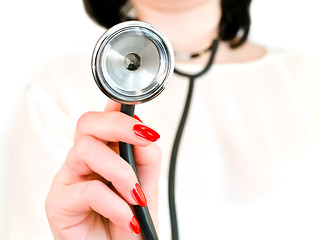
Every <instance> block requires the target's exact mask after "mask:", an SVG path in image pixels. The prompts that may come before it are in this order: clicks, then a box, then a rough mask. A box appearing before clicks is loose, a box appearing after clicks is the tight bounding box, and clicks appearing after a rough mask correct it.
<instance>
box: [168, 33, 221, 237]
mask: <svg viewBox="0 0 320 240" xmlns="http://www.w3.org/2000/svg"><path fill="white" fill-rule="evenodd" d="M218 45H219V39H215V40H214V41H213V43H212V48H211V55H210V58H209V60H208V62H207V65H206V66H205V67H204V69H202V70H201V71H200V72H198V73H196V74H188V73H184V72H182V71H180V70H178V69H174V72H175V73H176V74H178V75H180V76H183V77H187V78H189V80H190V81H189V89H188V94H187V98H186V102H185V106H184V110H183V113H182V116H181V120H180V123H179V127H178V130H177V133H176V137H175V139H174V143H173V147H172V152H171V159H170V167H169V181H168V199H169V210H170V221H171V239H172V240H178V239H179V229H178V219H177V210H176V202H175V174H176V164H177V157H178V150H179V145H180V140H181V137H182V133H183V129H184V126H185V124H186V121H187V117H188V113H189V108H190V104H191V99H192V93H193V88H194V81H195V80H196V78H199V77H201V76H202V75H204V74H205V73H207V72H208V71H209V70H210V69H211V67H212V65H213V62H214V57H215V55H216V52H217V49H218Z"/></svg>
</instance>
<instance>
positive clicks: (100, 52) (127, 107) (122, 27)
mask: <svg viewBox="0 0 320 240" xmlns="http://www.w3.org/2000/svg"><path fill="white" fill-rule="evenodd" d="M173 68H174V53H173V49H172V47H171V45H170V42H169V40H168V39H167V38H166V37H165V36H164V35H163V34H162V33H161V32H160V31H159V30H158V29H157V28H155V27H154V26H152V25H151V24H148V23H145V22H140V21H128V22H123V23H120V24H118V25H115V26H114V27H112V28H110V29H109V30H108V31H107V32H106V33H105V34H104V35H103V36H102V37H101V38H100V39H99V41H98V42H97V44H96V47H95V49H94V52H93V56H92V72H93V76H94V79H95V81H96V83H97V85H98V87H99V88H100V90H101V91H102V92H103V93H104V94H105V95H107V96H108V97H109V98H111V99H112V100H115V101H117V102H120V103H121V112H123V113H125V114H127V115H129V116H133V114H134V108H135V104H137V103H143V102H146V101H149V100H151V99H153V98H155V97H156V96H157V95H159V94H160V93H161V92H162V91H163V89H164V88H165V86H166V85H167V83H168V81H169V78H170V76H171V75H172V73H173ZM119 150H120V156H121V157H122V158H123V159H124V160H125V161H127V162H128V163H129V164H130V165H131V166H132V168H133V169H134V171H135V172H136V166H135V161H134V153H133V146H132V145H130V144H127V143H122V142H120V143H119ZM136 174H137V172H136ZM137 178H138V180H139V177H138V175H137ZM133 209H134V212H135V215H136V217H137V219H138V221H139V223H140V226H141V232H142V235H143V237H144V239H148V240H156V239H158V236H157V233H156V230H155V227H154V224H153V221H152V218H151V216H150V213H149V210H148V207H147V206H146V207H141V206H139V205H134V206H133Z"/></svg>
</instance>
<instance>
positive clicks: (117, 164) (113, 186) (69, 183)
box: [44, 102, 160, 240]
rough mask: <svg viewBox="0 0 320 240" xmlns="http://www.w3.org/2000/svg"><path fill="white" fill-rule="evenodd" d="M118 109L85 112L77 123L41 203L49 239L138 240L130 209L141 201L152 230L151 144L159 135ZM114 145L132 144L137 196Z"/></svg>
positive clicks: (154, 150) (154, 166) (155, 176)
mask: <svg viewBox="0 0 320 240" xmlns="http://www.w3.org/2000/svg"><path fill="white" fill-rule="evenodd" d="M119 109H120V105H119V104H117V103H114V102H110V103H108V104H107V106H106V109H105V111H104V112H88V113H85V114H84V115H83V116H82V117H81V118H80V119H79V121H78V124H77V129H76V134H75V140H74V145H73V147H72V148H71V149H70V151H69V153H68V156H67V159H66V161H65V163H64V164H63V166H62V167H61V169H60V170H59V172H58V173H57V175H56V176H55V178H54V180H53V183H52V186H51V190H50V192H49V194H48V196H47V199H46V211H47V216H48V220H49V223H50V226H51V229H52V232H53V235H54V237H55V239H77V240H81V239H86V240H88V239H95V240H96V239H99V240H102V239H112V240H125V239H142V238H141V236H140V235H141V234H138V233H139V231H140V230H139V223H137V222H136V219H135V217H134V215H133V212H132V210H131V208H130V205H136V204H140V205H144V204H146V200H145V198H146V199H147V201H148V207H149V210H150V213H151V216H152V218H153V219H154V223H155V225H157V224H156V220H157V207H158V206H157V205H158V180H159V170H160V150H159V149H158V147H157V146H156V145H155V144H154V143H152V142H153V141H155V140H156V139H157V138H158V137H159V136H158V135H157V133H156V132H154V131H153V130H151V129H150V128H147V132H146V131H143V130H141V128H140V127H141V126H145V125H144V124H142V123H141V122H139V121H138V120H136V119H134V118H132V117H130V116H127V115H125V114H123V113H120V112H119ZM119 141H121V142H127V143H130V144H133V145H134V154H135V160H136V167H137V172H138V175H139V178H140V182H141V187H142V189H143V192H142V191H139V190H140V189H139V184H137V183H138V180H137V178H136V176H135V173H134V171H133V169H132V168H131V166H130V165H129V164H128V163H127V162H125V161H124V160H123V159H122V158H121V157H120V156H119V154H118V152H119V150H118V142H119ZM44 160H45V159H44Z"/></svg>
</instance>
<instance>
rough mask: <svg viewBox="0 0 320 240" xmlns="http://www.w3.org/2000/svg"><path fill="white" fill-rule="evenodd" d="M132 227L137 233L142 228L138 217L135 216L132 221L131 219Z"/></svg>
mask: <svg viewBox="0 0 320 240" xmlns="http://www.w3.org/2000/svg"><path fill="white" fill-rule="evenodd" d="M129 226H130V229H131V230H132V231H133V232H134V233H135V234H139V233H140V231H141V229H140V224H139V222H138V219H137V218H136V217H135V216H133V217H132V219H131V221H130V225H129Z"/></svg>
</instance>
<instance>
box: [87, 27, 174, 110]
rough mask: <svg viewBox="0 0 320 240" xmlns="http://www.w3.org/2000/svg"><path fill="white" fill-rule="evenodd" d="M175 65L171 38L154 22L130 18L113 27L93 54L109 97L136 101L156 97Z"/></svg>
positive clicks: (96, 74)
mask: <svg viewBox="0 0 320 240" xmlns="http://www.w3.org/2000/svg"><path fill="white" fill-rule="evenodd" d="M173 69H174V53H173V50H172V47H171V45H170V42H169V40H168V39H167V38H166V37H165V36H164V34H163V33H161V31H160V30H159V29H157V28H155V27H154V26H153V25H151V24H148V23H145V22H140V21H128V22H123V23H120V24H117V25H115V26H114V27H112V28H110V29H109V30H108V31H107V32H106V33H105V34H103V35H102V37H101V38H100V39H99V41H98V42H97V44H96V46H95V49H94V52H93V56H92V71H93V76H94V79H95V81H96V83H97V85H98V86H99V88H100V89H101V91H102V92H103V93H104V94H106V95H107V96H108V97H109V98H111V99H113V100H115V101H117V102H120V103H124V104H136V103H142V102H146V101H149V100H150V99H152V98H154V97H156V96H157V95H158V94H159V93H161V92H162V90H163V89H164V88H165V86H166V85H167V83H168V81H169V78H170V76H171V75H172V72H173Z"/></svg>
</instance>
